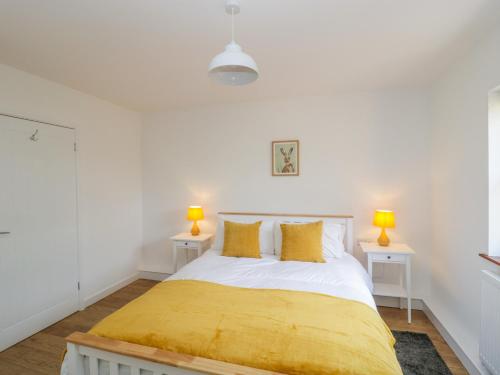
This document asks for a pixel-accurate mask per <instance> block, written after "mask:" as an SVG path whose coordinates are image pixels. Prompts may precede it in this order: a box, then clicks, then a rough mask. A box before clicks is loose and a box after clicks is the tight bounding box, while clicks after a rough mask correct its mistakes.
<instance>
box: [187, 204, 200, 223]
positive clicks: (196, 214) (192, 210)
mask: <svg viewBox="0 0 500 375" xmlns="http://www.w3.org/2000/svg"><path fill="white" fill-rule="evenodd" d="M203 218H204V216H203V209H202V208H201V206H190V207H189V208H188V213H187V219H188V220H189V221H196V220H203Z"/></svg>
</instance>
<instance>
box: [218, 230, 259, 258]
mask: <svg viewBox="0 0 500 375" xmlns="http://www.w3.org/2000/svg"><path fill="white" fill-rule="evenodd" d="M260 224H262V221H258V222H256V223H254V224H241V223H233V222H231V221H224V247H223V249H222V255H224V256H226V257H244V258H260V241H259V230H260Z"/></svg>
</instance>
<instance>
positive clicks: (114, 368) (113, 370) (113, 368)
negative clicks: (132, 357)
mask: <svg viewBox="0 0 500 375" xmlns="http://www.w3.org/2000/svg"><path fill="white" fill-rule="evenodd" d="M109 374H110V375H118V363H116V362H110V363H109Z"/></svg>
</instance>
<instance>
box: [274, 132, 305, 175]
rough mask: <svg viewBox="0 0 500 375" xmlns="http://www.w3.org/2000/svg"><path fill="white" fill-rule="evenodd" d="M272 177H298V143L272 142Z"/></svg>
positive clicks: (293, 141)
mask: <svg viewBox="0 0 500 375" xmlns="http://www.w3.org/2000/svg"><path fill="white" fill-rule="evenodd" d="M272 155H273V160H272V162H273V165H272V168H273V169H272V171H273V176H298V175H299V141H298V140H292V141H273V142H272Z"/></svg>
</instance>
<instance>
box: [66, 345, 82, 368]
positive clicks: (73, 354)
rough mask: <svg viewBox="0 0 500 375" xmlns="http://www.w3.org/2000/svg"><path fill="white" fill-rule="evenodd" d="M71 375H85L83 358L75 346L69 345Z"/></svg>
mask: <svg viewBox="0 0 500 375" xmlns="http://www.w3.org/2000/svg"><path fill="white" fill-rule="evenodd" d="M68 367H69V375H84V371H83V356H82V355H81V354H80V353H79V352H78V347H77V346H76V345H75V344H71V343H68Z"/></svg>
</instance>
